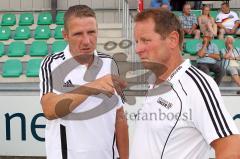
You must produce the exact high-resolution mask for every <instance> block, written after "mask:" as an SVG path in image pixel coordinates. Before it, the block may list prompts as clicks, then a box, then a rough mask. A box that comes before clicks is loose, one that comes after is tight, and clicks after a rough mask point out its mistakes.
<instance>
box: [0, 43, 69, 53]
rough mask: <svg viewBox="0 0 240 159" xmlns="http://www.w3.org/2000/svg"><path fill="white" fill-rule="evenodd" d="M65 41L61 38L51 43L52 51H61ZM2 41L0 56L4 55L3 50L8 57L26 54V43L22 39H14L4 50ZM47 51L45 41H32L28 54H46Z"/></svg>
mask: <svg viewBox="0 0 240 159" xmlns="http://www.w3.org/2000/svg"><path fill="white" fill-rule="evenodd" d="M66 45H67V43H66V42H65V41H63V40H60V41H54V42H53V44H52V50H51V52H52V53H56V52H59V51H62V50H63V49H64V48H65V47H66ZM5 50H6V49H5V47H4V44H3V43H0V57H1V56H3V55H4V52H7V56H9V57H22V56H24V55H26V52H27V49H26V44H25V43H24V42H23V41H14V42H12V43H11V44H10V45H9V47H8V51H5ZM48 53H49V49H48V44H47V43H46V41H40V40H37V41H33V42H32V44H31V46H30V51H29V55H30V56H46V55H47V54H48Z"/></svg>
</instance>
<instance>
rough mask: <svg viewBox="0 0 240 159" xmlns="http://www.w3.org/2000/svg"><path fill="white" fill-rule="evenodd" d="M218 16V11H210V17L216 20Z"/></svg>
mask: <svg viewBox="0 0 240 159" xmlns="http://www.w3.org/2000/svg"><path fill="white" fill-rule="evenodd" d="M217 14H218V11H217V10H213V11H210V15H211V16H212V17H213V18H214V19H215V20H216V17H217Z"/></svg>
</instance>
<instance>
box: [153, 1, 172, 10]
mask: <svg viewBox="0 0 240 159" xmlns="http://www.w3.org/2000/svg"><path fill="white" fill-rule="evenodd" d="M163 4H164V5H168V8H169V9H170V10H171V9H172V7H171V5H170V0H151V7H152V8H159V7H161V5H163Z"/></svg>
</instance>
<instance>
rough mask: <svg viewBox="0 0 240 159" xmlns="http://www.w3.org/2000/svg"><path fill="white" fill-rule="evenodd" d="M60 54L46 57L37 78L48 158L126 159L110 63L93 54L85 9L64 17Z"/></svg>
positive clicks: (90, 17)
mask: <svg viewBox="0 0 240 159" xmlns="http://www.w3.org/2000/svg"><path fill="white" fill-rule="evenodd" d="M64 22H65V23H64V30H63V36H64V39H65V40H66V41H67V42H68V46H67V47H66V48H65V49H64V51H62V52H58V53H55V54H54V55H49V56H47V57H46V58H45V59H44V60H43V62H42V64H41V69H40V73H39V77H40V91H41V92H40V96H41V98H40V99H41V105H42V109H43V112H44V115H45V117H46V118H47V119H48V120H47V126H46V129H45V139H46V140H45V142H46V154H47V158H48V159H60V158H62V159H116V158H118V157H120V158H121V159H128V130H127V122H126V119H125V118H124V111H123V107H122V106H123V103H122V100H121V98H120V96H122V97H123V94H122V89H123V88H124V87H125V82H124V81H122V80H121V79H119V77H118V73H117V72H118V70H117V66H116V63H115V62H114V60H113V59H112V58H111V57H110V56H108V55H106V54H103V53H100V52H97V51H96V45H97V32H98V31H97V21H96V15H95V13H94V11H93V10H92V9H91V8H89V7H88V6H86V5H76V6H71V7H70V8H69V9H68V10H67V12H66V13H65V16H64Z"/></svg>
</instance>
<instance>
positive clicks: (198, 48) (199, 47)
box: [196, 43, 202, 51]
mask: <svg viewBox="0 0 240 159" xmlns="http://www.w3.org/2000/svg"><path fill="white" fill-rule="evenodd" d="M201 48H202V44H201V43H198V44H197V47H196V50H197V51H199V50H200V49H201Z"/></svg>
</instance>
